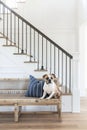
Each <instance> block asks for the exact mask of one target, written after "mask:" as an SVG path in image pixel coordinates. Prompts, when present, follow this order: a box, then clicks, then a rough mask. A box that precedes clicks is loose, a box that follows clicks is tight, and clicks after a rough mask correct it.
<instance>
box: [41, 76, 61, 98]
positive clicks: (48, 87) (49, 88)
mask: <svg viewBox="0 0 87 130" xmlns="http://www.w3.org/2000/svg"><path fill="white" fill-rule="evenodd" d="M55 78H56V77H55V75H54V74H51V75H48V74H45V75H44V76H43V79H45V83H44V86H43V90H44V92H43V96H42V97H41V98H40V99H44V98H45V97H46V95H47V94H48V95H49V96H48V97H47V98H46V99H51V98H52V97H59V96H60V95H61V91H60V90H59V86H58V83H57V85H56V83H55V82H54V79H55Z"/></svg>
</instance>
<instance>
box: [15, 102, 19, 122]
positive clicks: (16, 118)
mask: <svg viewBox="0 0 87 130" xmlns="http://www.w3.org/2000/svg"><path fill="white" fill-rule="evenodd" d="M18 119H19V106H18V105H17V104H15V108H14V121H15V122H18Z"/></svg>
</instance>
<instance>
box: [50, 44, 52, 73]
mask: <svg viewBox="0 0 87 130" xmlns="http://www.w3.org/2000/svg"><path fill="white" fill-rule="evenodd" d="M51 54H52V44H51V43H50V74H51V70H52V68H51V67H52V55H51Z"/></svg>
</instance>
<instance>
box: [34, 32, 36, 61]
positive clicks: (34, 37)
mask: <svg viewBox="0 0 87 130" xmlns="http://www.w3.org/2000/svg"><path fill="white" fill-rule="evenodd" d="M35 51H36V49H35V30H34V61H35V53H36V52H35Z"/></svg>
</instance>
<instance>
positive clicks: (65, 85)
mask: <svg viewBox="0 0 87 130" xmlns="http://www.w3.org/2000/svg"><path fill="white" fill-rule="evenodd" d="M65 83H66V84H65V92H66V93H67V55H66V72H65Z"/></svg>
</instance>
